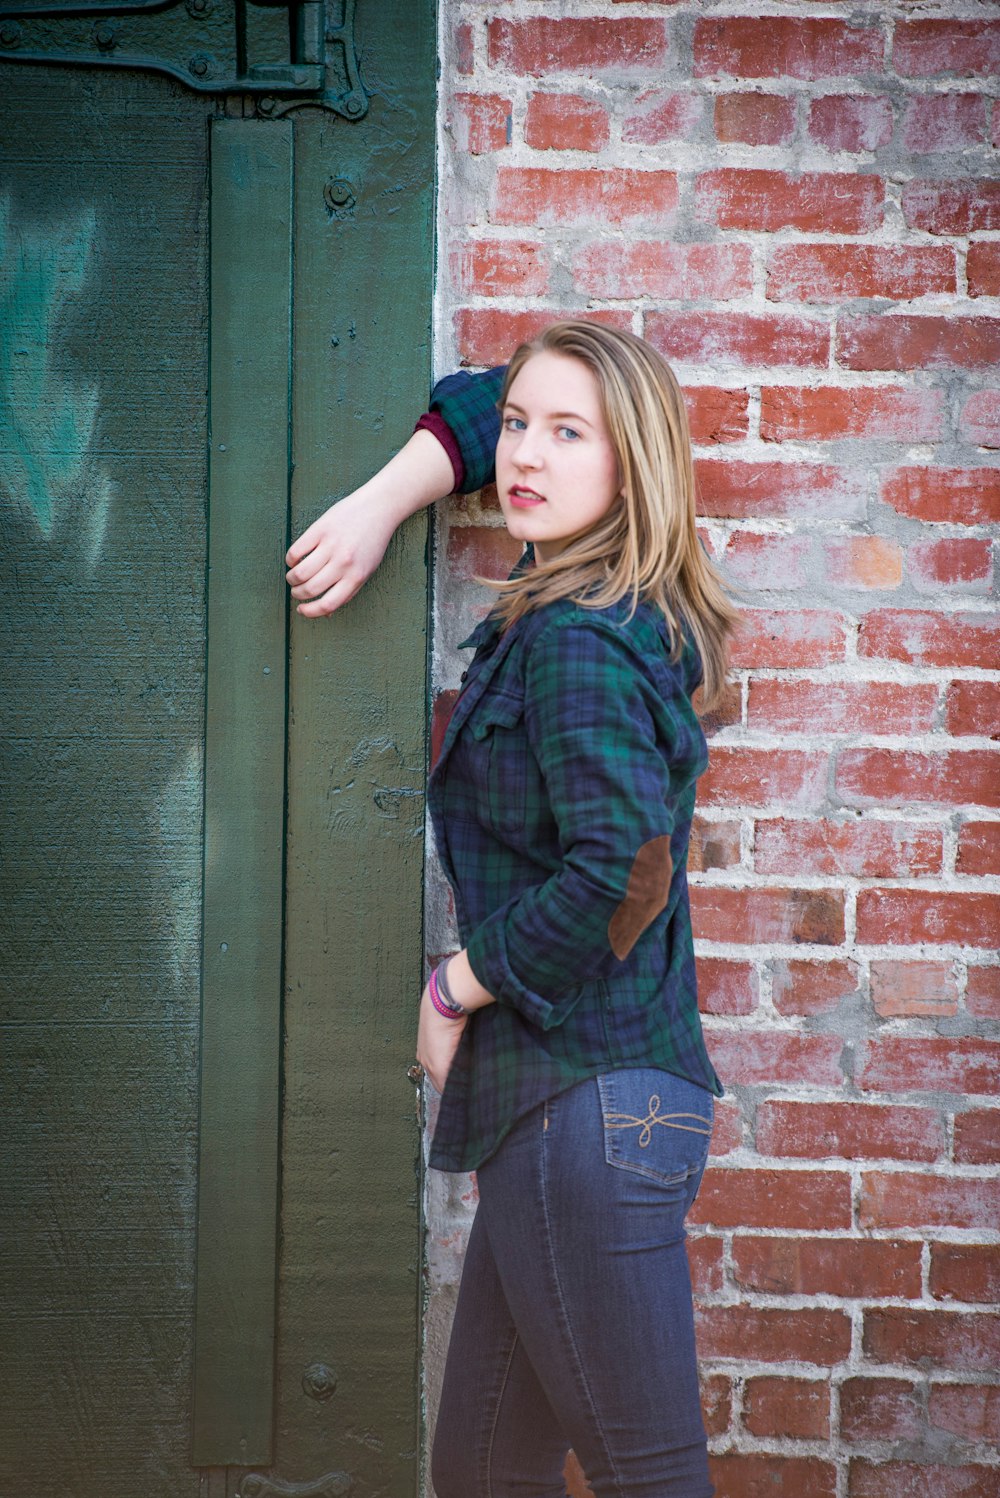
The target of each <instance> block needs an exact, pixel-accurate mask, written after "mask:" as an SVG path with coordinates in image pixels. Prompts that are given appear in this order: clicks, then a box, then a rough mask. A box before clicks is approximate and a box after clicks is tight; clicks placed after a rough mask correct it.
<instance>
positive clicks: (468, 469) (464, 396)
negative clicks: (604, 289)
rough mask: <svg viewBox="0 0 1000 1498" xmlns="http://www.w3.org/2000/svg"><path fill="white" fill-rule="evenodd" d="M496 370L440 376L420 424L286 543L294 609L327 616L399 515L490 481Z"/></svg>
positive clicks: (366, 572) (361, 579)
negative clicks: (374, 469)
mask: <svg viewBox="0 0 1000 1498" xmlns="http://www.w3.org/2000/svg"><path fill="white" fill-rule="evenodd" d="M503 374H504V371H503V369H502V368H501V369H489V370H487V371H486V372H485V373H484V374H469V373H468V372H467V371H465V370H462V371H460V372H459V373H458V374H454V375H448V376H447V377H446V378H445V379H443V380H441V381H439V382H438V384H437V385H436V386H435V388H434V392H433V394H432V396H431V416H430V417H429V418H424V419H425V420H427V421H428V425H427V427H421V428H420V429H418V430H417V431H416V432H414V434H413V436H412V437H411V438H410V440H409V442H407V444H406V445H405V447H403V448H401V449H400V451H399V452H398V453H397V454H396V456H395V457H394V458H392V459H390V461H389V462H388V463H387V464H386V465H385V467H384V468H382V469H380V470H379V472H378V473H376V474H375V475H374V476H373V477H372V478H370V479H369V480H368V482H367V483H365V484H362V485H361V488H360V489H355V490H354V491H353V493H351V494H348V495H345V497H344V498H343V499H342V500H340V501H339V502H338V503H337V504H335V505H331V506H330V508H329V509H328V510H326V511H324V513H323V514H322V515H320V517H319V519H318V520H314V521H313V523H312V525H310V526H309V528H308V530H305V531H303V532H302V535H301V536H299V537H298V539H297V540H296V541H293V542H292V544H291V546H290V547H289V548H288V551H287V553H286V556H285V562H286V564H287V566H288V569H289V571H288V573H287V581H288V583H289V586H290V587H291V590H292V597H293V598H294V599H295V600H296V604H297V608H298V612H299V613H300V614H302V615H304V616H305V617H306V618H309V619H319V618H322V617H323V616H324V615H326V614H332V613H333V612H334V611H335V610H336V609H338V608H339V607H340V605H341V604H342V603H347V601H348V599H351V598H353V597H354V595H355V593H357V591H358V589H359V588H360V587H361V586H362V584H363V583H365V582H367V580H368V578H369V577H371V575H372V573H373V572H374V571H375V569H376V567H377V566H378V565H379V563H380V562H381V560H382V558H383V556H384V555H385V550H386V547H387V546H388V545H389V541H390V540H391V538H392V534H393V531H395V529H396V527H397V526H399V525H401V524H402V522H403V521H404V520H406V519H408V518H409V516H410V515H414V514H416V512H417V510H420V509H423V508H424V507H425V506H426V505H429V504H433V503H434V501H435V500H437V499H443V498H444V496H445V495H446V494H451V493H452V492H453V491H454V490H455V489H456V488H457V489H460V490H462V491H463V492H465V493H468V492H469V491H471V490H473V489H479V488H482V486H483V484H485V483H487V482H489V480H490V479H492V477H493V452H494V449H495V448H496V441H497V435H498V434H499V430H500V417H499V414H498V413H497V410H496V400H497V396H498V395H499V393H500V387H501V385H502V383H503ZM449 438H450V440H449Z"/></svg>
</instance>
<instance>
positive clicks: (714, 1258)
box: [687, 1237, 723, 1295]
mask: <svg viewBox="0 0 1000 1498" xmlns="http://www.w3.org/2000/svg"><path fill="white" fill-rule="evenodd" d="M687 1256H688V1267H689V1269H690V1271H691V1287H692V1289H693V1290H694V1293H695V1295H719V1294H721V1292H722V1283H723V1276H722V1239H721V1238H709V1237H689V1238H688V1240H687Z"/></svg>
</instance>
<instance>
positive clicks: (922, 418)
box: [760, 385, 944, 442]
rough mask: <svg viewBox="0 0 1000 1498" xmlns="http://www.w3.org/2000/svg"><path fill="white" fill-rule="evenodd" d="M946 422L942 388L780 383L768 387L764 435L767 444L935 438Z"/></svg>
mask: <svg viewBox="0 0 1000 1498" xmlns="http://www.w3.org/2000/svg"><path fill="white" fill-rule="evenodd" d="M943 425H944V398H943V395H942V393H941V392H940V391H938V390H903V389H899V388H898V387H895V386H877V387H874V388H871V387H865V386H860V387H858V388H856V389H850V390H847V389H843V388H841V387H840V386H837V385H833V386H831V385H823V386H819V387H817V388H814V389H803V388H801V387H799V386H792V385H787V386H781V385H779V386H767V387H765V388H764V389H763V390H762V391H761V394H760V435H761V438H762V439H763V441H765V442H788V441H792V442H830V441H835V440H836V439H838V438H845V437H846V438H872V437H876V438H878V437H882V438H889V439H890V440H892V441H896V442H933V441H935V440H936V439H937V438H938V437H940V436H941V434H942V430H943Z"/></svg>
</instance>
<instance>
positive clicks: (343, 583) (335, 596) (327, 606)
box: [295, 576, 364, 619]
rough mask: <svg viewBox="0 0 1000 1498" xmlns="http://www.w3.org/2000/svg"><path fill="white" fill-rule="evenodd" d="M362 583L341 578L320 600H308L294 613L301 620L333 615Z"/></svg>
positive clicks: (357, 580)
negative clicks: (300, 616)
mask: <svg viewBox="0 0 1000 1498" xmlns="http://www.w3.org/2000/svg"><path fill="white" fill-rule="evenodd" d="M363 581H364V579H363V578H360V577H354V576H352V577H342V578H340V579H339V580H338V581H337V582H336V583H335V584H334V586H333V587H332V588H328V589H327V591H326V592H325V593H324V594H323V596H322V597H321V598H310V599H307V600H305V601H304V602H303V603H300V604H298V605H297V606H296V610H295V612H296V613H297V614H301V615H302V617H303V619H322V618H323V617H324V616H325V615H326V614H332V613H334V612H335V611H336V610H337V609H339V608H340V606H341V604H343V603H347V602H349V600H350V599H352V598H353V597H354V595H355V593H357V592H358V590H359V589H360V587H361V584H362V582H363Z"/></svg>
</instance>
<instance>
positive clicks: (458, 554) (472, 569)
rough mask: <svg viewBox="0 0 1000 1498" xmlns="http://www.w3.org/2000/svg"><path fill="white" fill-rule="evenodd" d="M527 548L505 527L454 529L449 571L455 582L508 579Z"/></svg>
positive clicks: (450, 544) (447, 554)
mask: <svg viewBox="0 0 1000 1498" xmlns="http://www.w3.org/2000/svg"><path fill="white" fill-rule="evenodd" d="M522 550H523V546H522V544H521V542H520V541H515V540H514V538H513V537H512V536H509V535H508V534H507V532H506V531H505V530H504V529H503V527H502V526H495V525H453V526H452V527H451V528H450V530H449V532H448V549H447V552H446V558H447V566H448V571H449V573H450V575H451V577H452V578H453V579H455V578H462V579H465V580H466V581H470V582H471V581H472V580H473V579H475V578H476V577H498V578H499V577H506V576H507V574H508V573H509V571H510V569H511V568H512V567H513V565H514V563H515V562H516V561H517V559H518V557H519V556H520V555H521V552H522Z"/></svg>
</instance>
